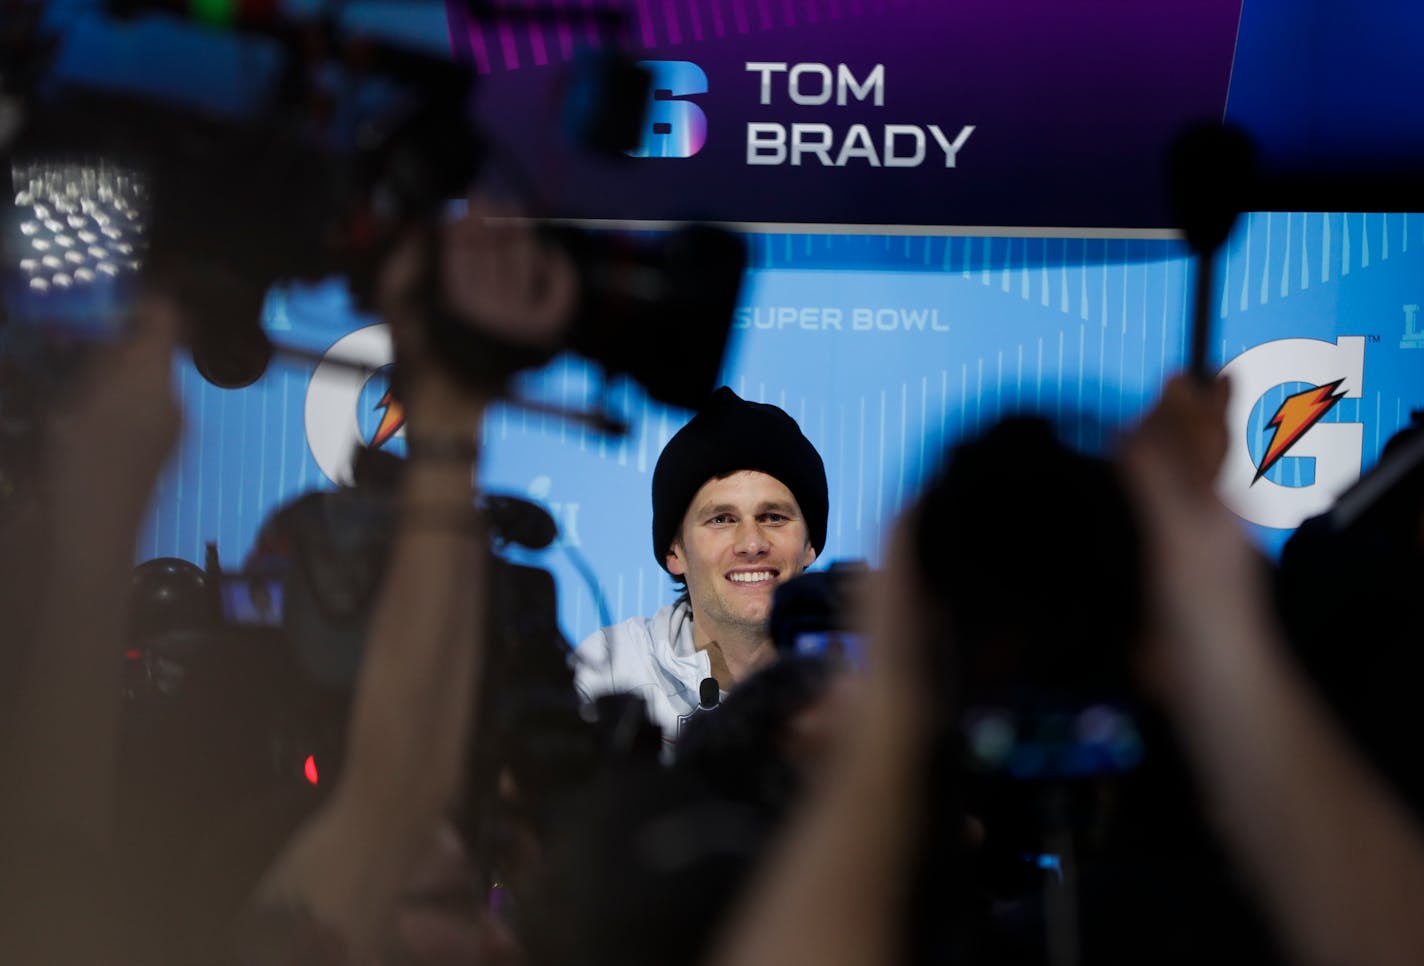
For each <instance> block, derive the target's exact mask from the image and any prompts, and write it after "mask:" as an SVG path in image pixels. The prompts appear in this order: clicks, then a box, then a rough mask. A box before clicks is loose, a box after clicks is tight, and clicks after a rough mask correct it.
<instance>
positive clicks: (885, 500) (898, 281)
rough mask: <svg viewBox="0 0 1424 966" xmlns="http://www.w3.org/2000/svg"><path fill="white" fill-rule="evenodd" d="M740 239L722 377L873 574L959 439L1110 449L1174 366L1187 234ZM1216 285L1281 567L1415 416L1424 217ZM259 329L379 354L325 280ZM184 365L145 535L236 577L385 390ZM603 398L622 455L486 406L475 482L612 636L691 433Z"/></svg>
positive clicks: (1293, 223) (287, 299)
mask: <svg viewBox="0 0 1424 966" xmlns="http://www.w3.org/2000/svg"><path fill="white" fill-rule="evenodd" d="M749 241H750V244H751V251H752V261H753V267H752V270H751V272H750V274H749V277H748V279H747V285H746V288H745V290H744V294H743V297H742V300H741V305H740V308H739V309H738V311H737V320H736V328H735V330H734V342H733V346H732V349H731V351H730V353H729V356H728V359H727V362H726V367H725V382H726V383H727V384H729V385H731V386H732V387H733V388H734V389H736V390H737V391H738V392H739V393H741V394H742V395H744V396H746V397H747V398H750V399H755V400H760V401H766V402H772V403H776V404H777V405H780V406H782V407H783V408H785V409H786V410H787V411H788V412H790V413H791V414H792V415H793V416H794V417H796V419H797V420H798V421H799V422H800V424H801V426H802V428H803V429H804V430H805V432H806V434H807V435H808V436H809V437H810V439H811V440H812V442H813V443H814V444H815V445H816V447H817V449H818V450H819V451H820V452H821V454H822V456H823V457H824V459H825V463H826V469H827V473H828V476H829V480H830V492H831V512H830V526H829V530H828V537H827V546H826V548H825V552H824V554H823V557H822V563H824V562H826V561H829V560H832V559H839V558H855V557H860V558H866V559H868V560H870V561H872V562H874V561H877V560H878V558H879V553H880V551H879V548H880V543H881V540H882V538H883V536H884V533H885V528H886V526H887V524H888V523H889V521H890V520H891V519H892V518H893V517H894V515H895V514H896V513H897V512H898V511H899V510H901V509H902V508H903V507H904V506H905V504H906V502H907V501H909V500H910V499H912V498H913V496H914V494H915V492H916V491H917V489H918V488H919V487H920V485H921V483H922V482H923V481H924V480H925V477H926V475H927V474H928V473H930V472H931V471H932V470H933V468H934V466H935V464H936V461H937V460H938V459H939V457H940V454H941V453H942V451H943V450H944V448H945V447H946V446H947V445H951V444H952V443H953V442H954V441H955V440H957V439H960V438H963V437H964V436H965V435H967V434H972V433H974V432H975V431H977V430H979V429H982V428H984V427H986V426H988V425H989V424H990V423H991V422H992V421H993V420H994V419H996V418H998V417H999V416H1001V415H1004V414H1006V413H1010V412H1014V411H1019V410H1024V409H1028V410H1036V411H1040V412H1044V413H1046V414H1048V415H1049V416H1052V417H1061V418H1062V419H1063V420H1064V423H1065V425H1066V426H1067V427H1068V430H1067V431H1068V435H1069V439H1070V441H1072V442H1075V443H1079V444H1081V445H1083V446H1085V447H1088V448H1097V447H1100V446H1103V445H1105V444H1108V443H1110V441H1111V437H1112V435H1113V433H1114V431H1115V430H1116V428H1117V427H1120V426H1122V425H1124V424H1126V423H1130V422H1131V421H1132V420H1133V419H1134V418H1136V417H1137V416H1138V415H1140V413H1141V412H1142V411H1143V409H1144V407H1145V406H1147V405H1148V404H1149V403H1150V402H1151V400H1152V399H1153V398H1154V397H1155V395H1156V393H1157V391H1158V389H1159V387H1160V385H1161V383H1162V381H1163V379H1164V378H1165V377H1166V376H1168V375H1169V374H1170V373H1172V372H1174V371H1176V370H1177V369H1179V368H1180V367H1181V366H1182V364H1183V360H1184V353H1185V344H1186V340H1187V335H1188V333H1187V328H1186V323H1187V317H1188V293H1189V292H1190V291H1191V284H1192V271H1193V267H1192V264H1191V263H1190V261H1189V260H1188V259H1187V258H1186V256H1185V253H1184V251H1183V249H1182V248H1181V246H1180V245H1179V244H1177V243H1174V242H1170V241H1144V240H1127V241H1123V240H1078V239H1052V238H1050V239H1033V238H987V237H967V238H966V237H956V238H942V237H935V238H927V237H885V236H849V237H844V236H826V235H772V234H766V235H755V236H751V237H750V239H749ZM1220 281H1221V285H1220V292H1219V297H1218V298H1217V300H1216V302H1215V304H1214V305H1213V307H1212V308H1213V311H1212V315H1213V318H1214V319H1215V322H1216V325H1217V327H1218V328H1217V335H1216V337H1215V338H1214V344H1213V353H1214V355H1215V361H1216V362H1217V363H1218V364H1225V365H1227V367H1228V370H1229V371H1230V372H1231V373H1232V375H1233V378H1234V381H1235V382H1236V384H1237V386H1238V389H1239V390H1241V391H1242V393H1243V394H1242V395H1241V396H1240V397H1239V398H1238V403H1239V406H1238V409H1237V410H1236V411H1235V412H1234V413H1233V416H1232V424H1231V427H1230V429H1231V433H1232V447H1233V450H1234V451H1239V452H1241V453H1244V456H1242V457H1241V459H1244V460H1245V461H1246V464H1245V465H1246V469H1245V470H1244V471H1242V473H1244V476H1243V475H1241V474H1238V475H1237V476H1236V477H1235V478H1233V479H1229V480H1226V481H1224V495H1225V496H1226V498H1227V499H1228V501H1229V502H1230V503H1231V504H1232V505H1233V506H1234V507H1236V508H1237V509H1238V512H1240V513H1241V514H1242V515H1243V519H1245V520H1247V521H1248V526H1250V528H1251V530H1252V532H1253V533H1254V535H1255V536H1256V538H1257V539H1258V540H1259V541H1260V542H1261V543H1262V545H1263V546H1265V547H1267V548H1268V549H1271V550H1273V551H1274V550H1276V549H1278V548H1279V547H1280V545H1281V544H1282V543H1283V541H1284V540H1285V539H1286V537H1287V536H1288V535H1289V533H1290V532H1291V528H1292V527H1294V526H1295V525H1296V524H1297V523H1298V522H1299V520H1300V519H1302V518H1303V517H1304V516H1306V515H1308V514H1309V513H1313V512H1318V511H1319V510H1320V509H1323V507H1324V506H1326V505H1328V502H1329V498H1330V493H1329V492H1328V491H1329V490H1330V489H1331V488H1332V487H1339V486H1341V485H1344V484H1345V483H1348V482H1349V481H1350V480H1351V479H1353V478H1355V477H1356V476H1358V474H1359V472H1360V471H1361V470H1362V469H1366V468H1368V467H1370V466H1371V465H1373V463H1374V462H1375V461H1376V459H1377V458H1378V454H1379V451H1380V449H1381V447H1382V446H1383V444H1384V443H1385V442H1386V441H1387V440H1388V439H1389V437H1390V435H1391V434H1393V433H1394V432H1395V431H1396V430H1398V429H1399V428H1400V427H1401V426H1403V425H1404V424H1405V423H1407V421H1408V418H1409V412H1410V409H1411V408H1417V407H1424V378H1421V377H1424V315H1421V309H1420V306H1421V305H1424V215H1418V214H1385V215H1381V214H1367V215H1361V214H1339V213H1336V214H1325V215H1322V214H1318V213H1312V214H1301V213H1271V214H1256V215H1252V216H1250V217H1248V218H1246V219H1244V220H1243V221H1242V223H1241V225H1240V227H1239V230H1238V231H1237V232H1236V234H1235V235H1234V236H1233V238H1232V240H1231V242H1230V244H1229V246H1228V249H1227V251H1226V254H1225V258H1224V261H1223V263H1222V270H1221V273H1220ZM667 324H668V325H669V326H673V325H676V324H678V320H676V319H668V320H667ZM266 325H267V326H268V328H269V329H270V330H271V331H272V334H273V336H274V337H276V338H280V339H284V340H287V341H290V342H293V343H296V344H301V345H305V346H308V347H310V348H313V349H317V350H322V351H325V350H328V349H330V348H331V347H333V346H337V345H338V343H339V344H340V345H341V349H340V350H339V351H342V352H345V353H348V354H349V353H369V355H368V356H367V357H368V358H371V359H373V360H379V359H381V357H382V353H383V352H384V351H386V345H385V344H384V343H383V339H382V333H383V330H382V329H380V328H373V326H376V323H375V321H374V320H371V319H363V318H359V317H357V316H355V315H353V314H352V312H351V311H350V309H349V306H348V305H347V303H346V300H345V298H344V295H343V291H342V289H341V288H340V287H339V286H337V285H335V284H332V285H329V286H319V287H314V288H288V289H281V290H277V291H274V292H273V294H272V296H271V298H270V300H269V303H268V305H267V308H266ZM177 370H178V371H177V377H178V384H179V386H180V389H181V395H182V400H183V403H184V406H185V407H186V409H187V411H188V413H189V424H188V429H187V435H186V437H185V439H184V442H183V445H182V449H181V452H180V453H179V455H178V457H177V459H176V460H175V462H174V464H173V466H172V467H171V468H170V469H169V471H168V472H167V473H166V474H165V475H164V477H163V480H162V482H161V484H160V488H159V492H158V495H157V498H156V500H155V507H154V510H153V512H152V514H151V516H150V518H149V520H148V523H147V524H146V528H145V530H144V535H143V543H142V545H141V551H142V552H143V553H144V554H145V555H147V556H158V555H174V556H180V557H186V558H188V559H191V560H194V561H201V560H202V557H203V549H204V544H205V542H206V541H216V542H217V544H218V547H219V549H220V552H221V554H222V557H223V559H224V560H225V561H228V562H230V563H234V564H235V563H236V562H238V561H240V560H241V559H242V558H243V557H244V555H245V554H246V553H247V551H248V549H249V547H250V546H251V544H252V541H253V538H254V535H255V532H256V530H257V527H258V525H259V524H260V522H261V520H262V519H263V517H264V516H265V515H266V514H268V513H270V512H271V511H272V510H273V509H274V508H276V507H277V506H279V505H281V504H282V503H283V502H284V501H286V500H289V499H291V498H293V497H295V496H296V495H298V494H300V493H302V492H305V491H306V490H308V489H310V488H320V487H330V486H332V485H333V482H332V478H331V475H336V476H339V475H340V474H341V472H343V469H344V466H345V463H344V462H343V461H344V460H345V459H346V458H348V457H349V452H350V447H351V446H352V445H353V444H354V443H355V442H356V437H357V436H359V437H360V438H361V439H363V440H370V439H371V438H372V437H373V436H374V435H375V434H376V432H377V429H378V427H379V424H380V419H381V416H382V412H383V411H382V409H381V407H380V405H379V403H380V400H381V395H382V392H383V387H382V386H381V385H380V379H379V378H377V379H373V380H371V382H370V384H368V385H364V386H362V385H353V384H351V383H349V382H345V383H343V381H342V377H341V376H340V375H339V374H336V375H334V374H333V370H331V369H329V368H325V367H318V369H317V370H316V371H315V372H313V371H311V370H310V369H298V368H290V367H283V366H274V367H273V368H272V369H271V370H269V372H268V373H267V374H266V376H265V377H264V378H263V379H262V380H261V381H259V382H258V383H256V384H255V385H253V386H251V387H249V388H248V389H244V390H240V391H228V390H221V389H217V388H214V387H213V386H211V385H209V384H207V383H206V382H204V381H203V379H202V378H201V377H200V376H199V375H198V374H197V373H196V372H195V371H194V370H193V369H192V367H191V365H189V364H187V363H186V362H185V363H180V364H179V365H178V366H177ZM1336 379H1340V380H1343V382H1342V383H1341V384H1340V386H1339V387H1337V389H1336V390H1335V392H1336V394H1341V395H1342V397H1343V398H1341V399H1340V400H1339V401H1338V403H1336V404H1334V405H1333V406H1332V407H1331V408H1329V410H1328V411H1327V412H1325V414H1324V415H1323V416H1322V417H1320V419H1319V422H1318V423H1316V424H1314V425H1312V426H1310V427H1309V428H1308V429H1307V430H1306V431H1305V432H1304V434H1303V435H1301V436H1300V439H1299V441H1298V442H1297V443H1296V444H1295V447H1293V448H1292V449H1290V450H1287V451H1286V455H1285V456H1283V457H1282V458H1280V459H1279V460H1277V461H1276V462H1275V463H1274V465H1272V466H1271V467H1270V468H1269V470H1268V472H1267V473H1266V474H1265V475H1264V477H1263V478H1262V479H1261V480H1259V481H1257V482H1255V483H1254V484H1253V483H1252V477H1253V476H1254V474H1255V469H1256V467H1257V466H1259V465H1260V464H1261V463H1262V461H1263V460H1264V459H1265V458H1266V454H1267V451H1268V448H1269V445H1270V442H1271V440H1272V438H1273V437H1274V435H1275V434H1276V430H1275V428H1273V427H1271V426H1270V425H1269V422H1270V421H1271V419H1272V417H1273V416H1274V415H1275V414H1276V413H1277V410H1278V409H1280V408H1281V406H1282V403H1283V402H1285V400H1286V399H1287V398H1288V397H1291V396H1293V395H1295V394H1297V393H1299V392H1302V391H1304V390H1313V389H1314V387H1318V386H1322V385H1325V384H1327V383H1329V382H1333V381H1334V380H1336ZM590 387H591V380H590V374H589V372H588V370H587V368H586V367H585V366H584V365H583V364H582V363H580V362H579V361H578V360H575V359H561V360H558V361H556V363H555V364H553V365H552V366H550V367H549V368H548V369H546V370H544V371H542V372H540V373H538V374H536V375H535V376H534V377H533V378H531V379H530V380H529V381H528V386H527V390H528V391H529V392H530V393H531V394H535V395H539V396H542V397H544V398H548V399H553V400H557V401H561V402H576V401H578V400H581V399H583V398H584V397H585V396H586V394H587V393H588V392H589V390H590ZM613 398H614V401H615V404H616V405H617V406H618V407H619V408H620V409H621V410H622V411H623V412H625V413H626V414H628V415H629V416H630V417H631V418H632V422H633V432H632V434H631V435H630V436H629V437H628V438H627V439H625V440H622V441H613V440H609V439H606V438H602V437H599V436H597V435H595V434H593V433H591V432H588V431H586V430H583V429H581V428H578V427H576V426H574V425H571V424H568V423H565V422H561V421H558V420H555V419H552V418H549V417H543V416H537V415H532V414H529V413H527V412H525V411H523V410H520V409H515V408H507V407H499V408H496V409H495V410H494V411H492V412H491V413H490V415H489V417H488V420H487V423H486V430H485V431H486V439H487V440H488V454H487V457H486V459H485V461H484V464H483V466H482V469H481V473H482V475H483V478H484V480H485V483H486V485H487V486H488V487H489V488H490V489H492V490H500V491H504V492H509V493H513V494H516V495H520V496H524V497H528V498H531V499H533V500H535V501H536V502H539V503H541V504H543V505H545V506H547V507H548V508H549V509H550V511H551V512H552V513H553V515H554V517H555V519H556V520H557V521H558V523H559V525H560V530H561V537H560V541H561V543H562V544H565V545H567V547H568V548H571V549H574V550H576V551H577V552H579V553H581V554H582V555H583V556H584V557H585V558H587V560H588V562H589V564H590V566H591V568H592V571H593V573H594V575H595V576H596V578H597V582H598V584H599V586H600V587H601V589H602V593H603V594H604V595H605V596H606V601H607V610H608V612H609V613H608V617H610V618H611V619H613V620H621V619H623V618H626V617H629V616H632V615H636V614H647V613H650V612H651V611H652V610H653V609H654V608H656V607H657V606H659V605H660V604H662V603H664V602H666V601H669V600H671V599H672V596H673V593H672V588H671V583H670V581H669V579H668V578H667V576H666V575H665V574H664V573H663V571H662V570H661V569H660V568H659V566H658V564H657V561H656V559H655V557H654V554H653V548H652V546H651V537H650V528H651V508H650V505H649V489H650V484H651V474H652V470H653V467H654V464H655V462H656V459H657V455H658V453H659V452H660V450H661V448H662V446H663V444H664V443H665V442H666V440H667V439H668V438H669V437H670V436H671V434H672V433H673V432H675V431H676V430H677V428H678V427H679V426H681V425H682V423H683V422H684V421H685V420H686V419H687V418H688V415H689V414H687V413H685V412H681V411H674V410H669V409H667V408H664V407H661V406H658V405H654V404H652V403H650V402H649V401H648V400H647V399H646V397H644V396H643V395H642V394H641V393H640V392H639V390H638V389H637V387H636V386H632V385H620V386H619V387H618V389H617V391H616V392H615V393H614V394H613ZM333 414H335V415H333ZM1079 417H1082V418H1079ZM386 445H387V446H389V447H392V448H393V449H395V450H400V449H401V448H402V447H403V445H404V443H403V441H402V440H401V439H399V438H396V439H392V440H391V441H389V442H388V443H386ZM1307 454H1309V455H1307ZM324 466H325V468H324ZM329 474H331V475H329ZM1251 521H1256V522H1251ZM1261 524H1266V525H1264V526H1263V525H1261ZM535 559H537V560H538V562H539V563H541V564H542V565H543V566H547V567H549V568H550V569H551V570H552V571H553V572H554V573H555V575H556V576H557V578H558V581H559V593H560V608H561V613H560V619H561V622H562V625H563V627H564V629H565V632H566V634H568V636H569V637H570V638H572V639H574V640H578V639H581V638H582V636H583V635H585V634H587V633H589V632H590V631H592V630H594V629H595V628H596V627H597V626H599V623H600V621H601V619H602V618H601V617H600V614H599V608H598V605H597V602H596V598H595V596H594V594H593V593H592V591H591V590H590V588H589V587H588V586H587V585H586V583H585V582H584V580H583V578H582V577H581V576H580V575H579V572H578V569H577V568H576V567H575V565H574V563H573V561H572V560H571V559H570V558H569V556H568V555H567V553H566V552H565V548H564V547H562V546H555V547H554V548H552V549H551V550H549V551H547V552H545V553H543V554H541V555H537V556H536V558H535Z"/></svg>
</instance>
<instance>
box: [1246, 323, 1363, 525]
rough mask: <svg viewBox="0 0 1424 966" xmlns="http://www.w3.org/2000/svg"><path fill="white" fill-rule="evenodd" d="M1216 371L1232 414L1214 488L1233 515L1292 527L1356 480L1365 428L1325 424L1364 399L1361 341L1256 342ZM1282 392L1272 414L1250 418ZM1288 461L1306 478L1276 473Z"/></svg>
mask: <svg viewBox="0 0 1424 966" xmlns="http://www.w3.org/2000/svg"><path fill="white" fill-rule="evenodd" d="M1221 372H1222V375H1223V376H1225V377H1228V378H1230V380H1231V407H1230V409H1229V410H1228V412H1227V427H1228V432H1229V434H1230V436H1229V440H1228V443H1227V451H1226V461H1225V463H1224V464H1223V466H1222V471H1221V477H1220V479H1219V481H1218V487H1219V489H1220V492H1221V498H1222V500H1223V501H1224V502H1225V503H1226V505H1227V506H1229V507H1230V508H1231V509H1232V510H1233V511H1234V512H1235V513H1236V514H1237V515H1238V516H1240V517H1242V518H1243V519H1245V520H1248V521H1249V522H1251V523H1255V524H1259V525H1261V526H1263V527H1276V528H1280V529H1290V528H1292V527H1297V526H1299V525H1300V524H1301V522H1302V521H1304V520H1305V519H1306V518H1307V517H1311V516H1315V515H1316V514H1318V513H1323V512H1324V511H1326V510H1328V509H1329V508H1330V506H1331V505H1332V504H1333V503H1334V502H1335V498H1336V497H1337V496H1339V495H1340V493H1341V492H1343V491H1344V490H1345V489H1346V488H1348V487H1349V486H1350V485H1351V484H1352V483H1354V482H1355V481H1356V480H1358V479H1359V478H1360V462H1361V459H1362V457H1363V455H1364V426H1363V425H1362V424H1361V423H1358V422H1344V421H1341V420H1338V419H1335V420H1331V421H1326V420H1325V417H1326V415H1327V414H1329V413H1331V412H1332V411H1333V410H1334V409H1335V407H1336V405H1337V404H1338V403H1339V402H1340V401H1341V400H1343V399H1359V398H1360V396H1361V394H1362V393H1363V387H1364V379H1365V337H1364V336H1341V337H1340V338H1338V339H1336V340H1335V341H1334V342H1325V341H1322V340H1319V339H1278V340H1276V341H1274V342H1266V343H1262V344H1261V345H1258V346H1255V347H1253V348H1251V349H1247V350H1246V351H1245V352H1243V353H1241V354H1240V355H1239V356H1237V357H1236V358H1235V359H1232V360H1231V361H1230V362H1228V363H1227V364H1226V365H1225V366H1223V367H1222V370H1221ZM1302 384H1303V386H1302ZM1282 387H1286V391H1285V393H1284V398H1282V399H1281V400H1280V401H1279V402H1278V403H1277V404H1276V405H1275V406H1274V407H1273V409H1272V411H1271V413H1269V414H1266V413H1265V410H1262V412H1261V413H1257V412H1256V410H1257V407H1258V406H1259V405H1260V404H1261V402H1262V400H1263V398H1264V397H1266V395H1267V394H1268V393H1272V391H1273V390H1280V389H1282ZM1253 416H1256V417H1261V416H1265V418H1264V420H1262V419H1260V418H1255V419H1253ZM1290 460H1310V461H1313V464H1314V466H1313V471H1314V472H1313V475H1312V474H1309V473H1305V474H1302V473H1298V472H1297V473H1282V472H1280V471H1279V470H1280V469H1284V468H1285V467H1286V464H1287V462H1288V461H1290ZM1273 471H1274V472H1273ZM1273 477H1274V479H1273Z"/></svg>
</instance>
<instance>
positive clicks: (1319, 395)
mask: <svg viewBox="0 0 1424 966" xmlns="http://www.w3.org/2000/svg"><path fill="white" fill-rule="evenodd" d="M1344 381H1345V380H1344V379H1336V380H1335V381H1334V382H1327V383H1326V384H1325V385H1323V386H1317V387H1316V388H1314V389H1306V390H1304V391H1303V392H1298V393H1296V394H1295V395H1293V396H1287V397H1286V399H1285V401H1284V402H1282V403H1281V405H1280V408H1279V409H1277V410H1276V414H1275V415H1274V416H1272V417H1271V421H1270V422H1269V423H1267V424H1266V425H1268V426H1274V427H1275V433H1273V434H1272V436H1271V442H1270V444H1269V445H1268V446H1267V447H1266V455H1265V456H1264V457H1263V458H1262V459H1261V465H1260V466H1259V467H1257V469H1256V476H1255V477H1254V478H1253V479H1252V480H1251V485H1252V486H1255V485H1256V481H1257V480H1259V479H1260V478H1261V477H1263V476H1265V475H1266V472H1267V471H1268V470H1270V468H1271V467H1273V466H1275V465H1276V463H1277V462H1278V461H1279V460H1280V458H1281V457H1282V456H1285V455H1286V453H1287V452H1288V451H1289V450H1290V448H1291V447H1292V446H1294V445H1295V444H1296V441H1297V440H1299V439H1300V438H1301V437H1302V436H1304V435H1305V431H1306V430H1308V429H1309V428H1310V427H1312V426H1314V425H1315V424H1316V423H1318V422H1320V417H1322V416H1324V415H1325V414H1326V413H1328V412H1329V411H1330V410H1331V409H1333V408H1334V407H1335V404H1336V403H1337V402H1339V401H1340V400H1341V399H1344V398H1345V394H1344V393H1343V392H1336V390H1338V389H1339V388H1340V384H1341V383H1342V382H1344Z"/></svg>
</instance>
